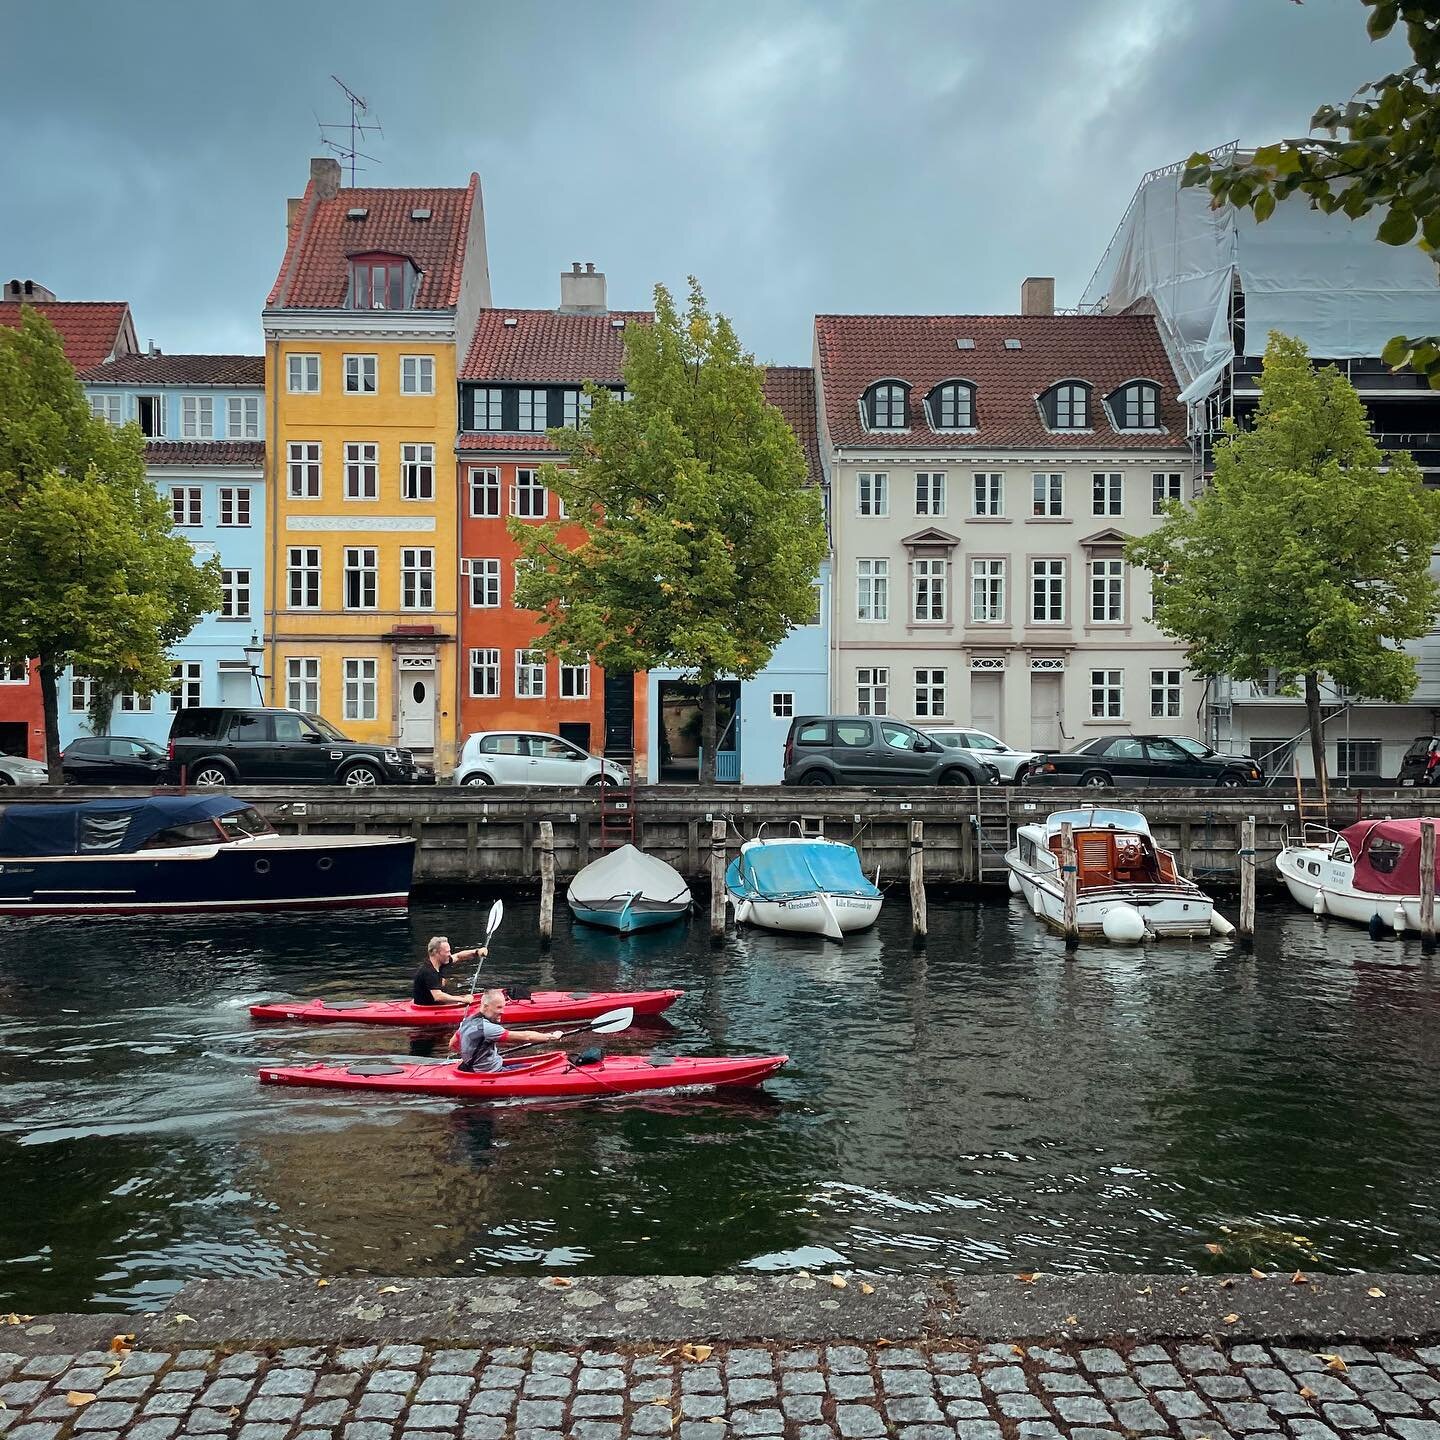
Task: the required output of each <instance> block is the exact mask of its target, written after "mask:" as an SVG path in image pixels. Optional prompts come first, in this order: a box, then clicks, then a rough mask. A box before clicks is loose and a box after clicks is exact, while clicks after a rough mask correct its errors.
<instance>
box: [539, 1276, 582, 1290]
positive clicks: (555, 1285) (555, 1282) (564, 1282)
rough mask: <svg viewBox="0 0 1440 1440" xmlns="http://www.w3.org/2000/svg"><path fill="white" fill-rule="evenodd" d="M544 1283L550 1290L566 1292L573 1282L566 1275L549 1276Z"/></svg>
mask: <svg viewBox="0 0 1440 1440" xmlns="http://www.w3.org/2000/svg"><path fill="white" fill-rule="evenodd" d="M545 1283H546V1284H547V1285H549V1286H550V1288H551V1289H552V1290H568V1289H569V1288H570V1287H571V1286H572V1285H573V1284H574V1283H575V1282H574V1281H573V1280H571V1279H570V1278H569V1277H568V1276H566V1275H551V1276H550V1277H549V1278H548V1279H547V1280H546V1282H545Z"/></svg>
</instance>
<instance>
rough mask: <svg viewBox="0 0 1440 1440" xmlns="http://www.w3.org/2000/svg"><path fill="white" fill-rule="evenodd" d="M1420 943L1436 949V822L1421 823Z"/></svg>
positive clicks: (1426, 947)
mask: <svg viewBox="0 0 1440 1440" xmlns="http://www.w3.org/2000/svg"><path fill="white" fill-rule="evenodd" d="M1420 943H1421V944H1422V945H1423V946H1424V947H1425V951H1426V953H1427V954H1428V953H1429V952H1430V951H1431V950H1433V949H1434V948H1435V822H1434V821H1433V820H1422V821H1421V822H1420Z"/></svg>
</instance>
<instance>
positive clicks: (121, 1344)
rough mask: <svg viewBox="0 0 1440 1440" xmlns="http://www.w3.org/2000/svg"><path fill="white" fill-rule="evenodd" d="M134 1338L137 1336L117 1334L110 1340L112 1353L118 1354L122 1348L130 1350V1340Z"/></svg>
mask: <svg viewBox="0 0 1440 1440" xmlns="http://www.w3.org/2000/svg"><path fill="white" fill-rule="evenodd" d="M134 1338H135V1337H134V1336H133V1335H117V1336H116V1337H115V1338H114V1339H113V1340H112V1341H111V1342H110V1353H111V1354H112V1355H115V1354H118V1353H119V1352H120V1351H121V1350H128V1349H129V1348H130V1342H131V1341H132V1340H133V1339H134Z"/></svg>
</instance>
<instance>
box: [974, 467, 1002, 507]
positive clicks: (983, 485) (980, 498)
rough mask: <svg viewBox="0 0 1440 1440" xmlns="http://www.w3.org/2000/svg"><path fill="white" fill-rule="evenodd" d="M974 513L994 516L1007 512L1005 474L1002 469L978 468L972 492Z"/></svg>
mask: <svg viewBox="0 0 1440 1440" xmlns="http://www.w3.org/2000/svg"><path fill="white" fill-rule="evenodd" d="M970 506H971V511H970V513H971V514H972V515H976V516H980V517H981V518H994V517H996V516H1001V515H1004V513H1005V474H1004V472H1003V471H1001V470H977V471H976V472H975V475H974V480H973V482H972V488H971V492H970Z"/></svg>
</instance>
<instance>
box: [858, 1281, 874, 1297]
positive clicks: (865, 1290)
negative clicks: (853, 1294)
mask: <svg viewBox="0 0 1440 1440" xmlns="http://www.w3.org/2000/svg"><path fill="white" fill-rule="evenodd" d="M860 1293H861V1294H862V1295H873V1294H874V1293H875V1287H874V1286H873V1285H867V1284H866V1283H865V1282H864V1281H863V1280H862V1281H861V1282H860Z"/></svg>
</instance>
